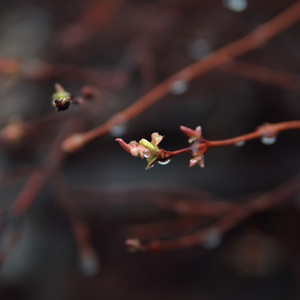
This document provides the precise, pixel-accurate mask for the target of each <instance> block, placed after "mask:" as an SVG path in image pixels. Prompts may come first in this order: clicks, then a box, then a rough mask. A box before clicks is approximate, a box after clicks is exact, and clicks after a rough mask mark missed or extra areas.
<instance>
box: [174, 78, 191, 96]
mask: <svg viewBox="0 0 300 300" xmlns="http://www.w3.org/2000/svg"><path fill="white" fill-rule="evenodd" d="M188 88H189V86H188V83H187V82H186V81H184V80H177V81H174V82H173V84H172V86H171V92H172V93H173V94H174V95H182V94H184V93H185V92H186V91H187V90H188Z"/></svg>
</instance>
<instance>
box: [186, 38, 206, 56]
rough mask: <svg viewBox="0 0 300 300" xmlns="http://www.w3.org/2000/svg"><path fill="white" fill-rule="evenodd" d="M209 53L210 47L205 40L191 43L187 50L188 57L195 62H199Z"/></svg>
mask: <svg viewBox="0 0 300 300" xmlns="http://www.w3.org/2000/svg"><path fill="white" fill-rule="evenodd" d="M210 52H211V46H210V44H209V43H208V41H207V40H205V39H197V40H194V41H192V42H191V43H190V44H189V45H188V48H187V53H188V55H189V56H190V57H191V58H192V59H195V60H200V59H202V58H203V57H205V56H207V55H208V54H209V53H210Z"/></svg>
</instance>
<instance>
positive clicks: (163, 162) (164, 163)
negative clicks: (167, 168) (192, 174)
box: [158, 159, 171, 165]
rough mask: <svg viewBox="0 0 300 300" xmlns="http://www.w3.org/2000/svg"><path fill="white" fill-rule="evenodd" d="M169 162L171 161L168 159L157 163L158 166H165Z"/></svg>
mask: <svg viewBox="0 0 300 300" xmlns="http://www.w3.org/2000/svg"><path fill="white" fill-rule="evenodd" d="M170 161H171V159H168V160H165V161H158V163H159V164H160V165H167V164H168V163H169V162H170Z"/></svg>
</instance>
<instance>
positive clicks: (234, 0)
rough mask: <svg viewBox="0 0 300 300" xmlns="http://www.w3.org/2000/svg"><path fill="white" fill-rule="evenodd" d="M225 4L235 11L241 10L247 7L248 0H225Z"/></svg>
mask: <svg viewBox="0 0 300 300" xmlns="http://www.w3.org/2000/svg"><path fill="white" fill-rule="evenodd" d="M223 5H224V6H225V7H226V8H228V9H230V10H232V11H234V12H241V11H244V10H245V9H246V8H247V6H248V1H247V0H223Z"/></svg>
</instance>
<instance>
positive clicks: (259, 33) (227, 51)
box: [62, 1, 300, 152]
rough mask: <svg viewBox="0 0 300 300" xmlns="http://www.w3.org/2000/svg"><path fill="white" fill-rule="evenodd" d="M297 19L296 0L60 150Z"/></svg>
mask: <svg viewBox="0 0 300 300" xmlns="http://www.w3.org/2000/svg"><path fill="white" fill-rule="evenodd" d="M299 19H300V1H297V2H295V3H294V4H292V5H291V6H290V7H288V8H287V9H286V10H284V11H283V12H281V13H280V14H278V15H277V16H276V17H274V18H273V19H271V20H270V21H268V22H266V23H264V24H263V25H261V26H259V27H258V28H257V29H255V30H254V31H252V32H251V33H250V34H248V35H246V36H245V37H243V38H241V39H239V40H237V41H234V42H232V43H230V44H228V45H226V46H224V47H222V48H220V49H219V50H217V51H215V52H213V53H211V54H210V55H208V56H206V57H205V58H204V59H203V60H201V61H199V62H196V63H194V64H192V65H190V66H187V67H186V68H184V69H182V70H181V71H179V72H177V73H175V74H174V75H172V76H171V77H169V78H168V79H167V80H165V81H163V82H162V83H160V84H159V85H157V86H156V87H155V88H153V89H151V90H150V91H149V92H148V93H146V94H145V95H144V96H142V97H141V98H140V99H138V100H137V101H135V102H134V103H133V104H132V105H130V106H129V107H127V108H126V109H124V110H123V111H121V112H119V113H117V114H116V115H114V116H113V117H112V118H111V119H109V120H108V121H107V122H106V123H104V124H103V125H101V126H99V127H97V128H94V129H92V130H90V131H87V132H86V133H82V134H80V139H79V136H78V134H76V135H74V136H72V135H71V136H70V137H68V138H67V139H66V140H65V141H64V143H63V144H62V148H63V150H64V151H66V152H72V151H77V150H78V149H80V148H81V147H83V146H84V145H85V144H86V143H88V142H90V141H92V140H93V139H95V138H98V137H100V136H103V135H104V134H106V133H108V132H109V131H110V130H111V129H112V128H113V127H115V126H116V125H119V124H122V123H126V122H128V121H129V120H131V119H133V118H135V117H136V116H138V115H140V114H141V113H142V112H144V111H145V110H146V109H148V108H149V107H151V106H152V105H154V104H155V103H156V102H158V101H159V100H161V99H162V98H163V97H165V96H166V95H167V94H169V93H170V92H172V87H173V85H174V83H176V82H178V81H181V82H184V83H187V82H189V81H191V80H193V79H195V78H197V77H199V76H201V75H203V74H205V73H207V72H209V71H212V70H214V69H216V68H218V67H220V66H221V65H223V64H225V63H227V62H229V61H231V60H232V59H234V58H236V57H239V56H242V55H244V54H246V53H248V52H250V51H251V50H254V49H257V48H258V47H260V46H261V45H263V44H264V43H266V42H267V41H269V40H270V39H272V38H273V37H275V36H276V35H278V34H279V33H281V32H283V31H284V30H286V29H287V28H289V27H290V26H292V25H293V24H295V23H296V22H297V21H299Z"/></svg>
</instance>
